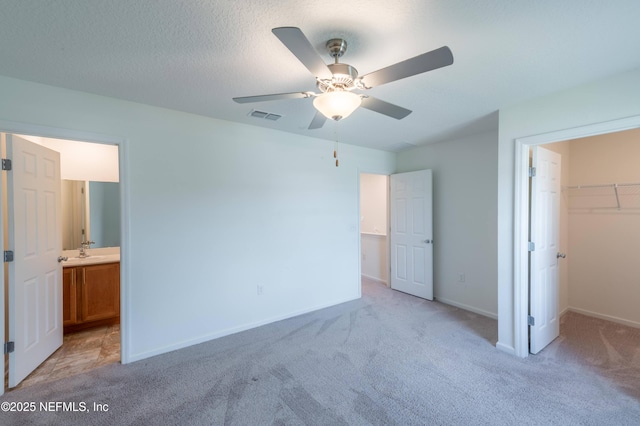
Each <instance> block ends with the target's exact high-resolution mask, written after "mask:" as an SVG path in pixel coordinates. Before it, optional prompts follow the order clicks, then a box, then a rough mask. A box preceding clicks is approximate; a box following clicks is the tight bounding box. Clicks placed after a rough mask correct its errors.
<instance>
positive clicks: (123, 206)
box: [0, 120, 131, 395]
mask: <svg viewBox="0 0 640 426" xmlns="http://www.w3.org/2000/svg"><path fill="white" fill-rule="evenodd" d="M0 132H1V133H15V134H22V135H30V136H40V137H46V138H56V139H66V140H75V141H79V142H91V143H99V144H107V145H117V146H118V164H119V179H120V185H119V187H120V295H121V297H120V324H121V325H120V342H121V345H120V360H121V361H120V362H121V363H122V364H127V363H129V362H130V355H129V354H130V343H129V342H130V335H131V334H130V330H129V316H130V312H131V304H130V297H129V288H130V286H129V282H130V269H129V253H130V240H129V235H131V233H130V232H129V229H130V220H129V211H130V192H129V191H130V189H129V161H128V158H129V141H128V139H126V138H122V137H118V136H112V135H104V134H100V133H93V132H85V131H79V130H72V129H64V128H59V127H49V126H41V125H38V124H31V123H20V122H14V121H6V120H0ZM11 202H12V201H11V200H7V203H11ZM2 204H3V201H2V199H0V222H2V223H4V206H3V205H2ZM4 238H5V236H4V225H2V226H0V240H1V241H4ZM3 244H4V243H3ZM3 250H4V249H3ZM0 275H2V278H1V282H2V289H3V290H2V291H0V331H1V332H2V336H3V338H2V341H3V342H4V333H5V327H6V324H5V303H6V302H5V294H4V288H5V286H6V285H7V283H6V282H5V276H4V272H3V273H2V274H0ZM0 364H2V365H1V366H0V377H2V378H3V379H2V380H3V385H2V386H1V387H0V395H2V394H3V393H4V375H5V364H4V359H3V362H2V363H0Z"/></svg>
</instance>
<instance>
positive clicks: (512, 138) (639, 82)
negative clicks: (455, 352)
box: [497, 69, 640, 356]
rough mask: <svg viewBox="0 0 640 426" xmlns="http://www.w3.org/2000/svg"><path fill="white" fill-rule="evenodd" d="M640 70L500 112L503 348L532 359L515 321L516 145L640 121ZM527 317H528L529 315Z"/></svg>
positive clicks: (500, 344) (500, 323) (500, 327)
mask: <svg viewBox="0 0 640 426" xmlns="http://www.w3.org/2000/svg"><path fill="white" fill-rule="evenodd" d="M639 99H640V70H638V69H636V70H633V71H630V72H627V73H623V74H620V75H616V76H612V77H609V78H605V79H602V80H599V81H597V82H594V83H591V84H587V85H583V86H579V87H576V88H573V89H570V90H566V91H562V92H558V93H554V94H551V95H548V96H544V97H541V98H538V99H535V100H531V101H528V102H525V103H523V104H520V105H516V106H511V107H506V108H503V109H501V110H500V120H499V123H500V124H499V148H498V233H497V237H498V252H497V259H498V307H499V309H498V312H499V318H498V347H499V348H500V349H502V350H504V351H506V352H510V353H514V354H516V355H520V356H526V348H525V346H524V345H523V344H522V342H523V341H524V337H525V336H524V330H519V331H518V335H519V336H520V337H519V340H518V342H517V343H518V344H517V345H516V330H515V324H516V323H518V324H521V323H522V318H518V319H516V318H515V317H514V283H515V282H516V280H515V279H514V251H513V241H514V181H515V175H514V173H515V161H514V157H515V143H516V139H518V138H522V137H527V136H533V135H541V134H545V133H549V132H558V131H561V130H565V129H571V128H576V127H580V126H586V125H590V124H594V123H602V122H606V121H611V120H616V119H621V118H627V117H633V116H638V115H640V102H639V101H638V100H639ZM525 315H526V314H525Z"/></svg>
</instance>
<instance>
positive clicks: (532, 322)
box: [527, 315, 536, 326]
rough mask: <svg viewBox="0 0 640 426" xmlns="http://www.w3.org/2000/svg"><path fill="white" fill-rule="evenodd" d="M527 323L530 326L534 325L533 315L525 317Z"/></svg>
mask: <svg viewBox="0 0 640 426" xmlns="http://www.w3.org/2000/svg"><path fill="white" fill-rule="evenodd" d="M527 325H531V326H534V325H536V319H535V318H534V317H532V316H531V315H529V316H528V317H527Z"/></svg>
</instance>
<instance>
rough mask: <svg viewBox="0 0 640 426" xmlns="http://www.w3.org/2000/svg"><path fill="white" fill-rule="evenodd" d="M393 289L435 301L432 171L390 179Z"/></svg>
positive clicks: (406, 174)
mask: <svg viewBox="0 0 640 426" xmlns="http://www.w3.org/2000/svg"><path fill="white" fill-rule="evenodd" d="M389 198H390V200H391V203H390V204H391V212H390V219H391V220H390V222H391V232H390V236H391V238H390V239H391V244H390V245H391V274H390V276H391V288H392V289H394V290H399V291H402V292H404V293H409V294H412V295H414V296H418V297H422V298H424V299H428V300H433V220H432V217H433V207H432V175H431V170H420V171H417V172H410V173H399V174H395V175H391V194H390V197H389Z"/></svg>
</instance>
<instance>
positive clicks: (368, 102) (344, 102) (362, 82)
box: [233, 27, 453, 129]
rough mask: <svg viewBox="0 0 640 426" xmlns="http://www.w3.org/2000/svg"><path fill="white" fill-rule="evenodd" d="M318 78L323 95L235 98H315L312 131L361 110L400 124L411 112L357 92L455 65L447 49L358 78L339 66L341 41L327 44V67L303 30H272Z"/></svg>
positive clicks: (242, 99)
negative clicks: (329, 57) (375, 113)
mask: <svg viewBox="0 0 640 426" xmlns="http://www.w3.org/2000/svg"><path fill="white" fill-rule="evenodd" d="M271 31H272V32H273V34H275V36H276V37H278V39H280V41H281V42H282V43H283V44H284V45H285V46H286V47H287V48H288V49H289V50H290V51H291V53H293V54H294V55H295V56H296V58H298V60H299V61H300V62H302V64H303V65H304V66H305V67H306V68H307V69H308V70H309V71H311V74H313V75H314V76H315V78H316V86H317V87H318V89H319V90H320V93H314V92H291V93H275V94H271V95H259V96H244V97H238V98H233V100H234V101H235V102H237V103H241V104H243V103H251V102H264V101H276V100H281V99H304V98H311V97H313V98H314V100H313V106H314V107H315V108H316V109H317V112H316V115H315V117H314V118H313V120H312V121H311V124H310V125H309V129H319V128H321V127H322V126H323V125H324V123H325V121H326V120H327V118H330V119H332V120H335V121H339V120H341V119H343V118H346V117H347V116H349V115H350V114H351V113H352V112H353V111H355V110H356V109H357V108H358V107H359V106H362V107H363V108H366V109H368V110H371V111H375V112H378V113H380V114H384V115H387V116H389V117H393V118H395V119H397V120H400V119H402V118H404V117H406V116H407V115H409V114H411V110H408V109H406V108H402V107H400V106H397V105H394V104H391V103H389V102H385V101H383V100H380V99H377V98H374V97H372V96H368V95H365V94H357V93H354V91H361V90H367V89H371V88H372V87H376V86H380V85H382V84H385V83H390V82H392V81H396V80H400V79H403V78H406V77H411V76H413V75H417V74H421V73H423V72H427V71H431V70H435V69H438V68H442V67H446V66H447V65H451V64H452V63H453V54H452V53H451V50H450V49H449V48H448V47H447V46H443V47H440V48H439V49H435V50H432V51H430V52H426V53H423V54H421V55H418V56H415V57H413V58H411V59H407V60H405V61H402V62H398V63H396V64H394V65H391V66H388V67H386V68H382V69H379V70H377V71H374V72H371V73H369V74H366V75H363V76H362V77H360V76H358V71H357V70H356V69H355V68H354V67H352V66H351V65H349V64H345V63H339V62H338V58H340V57H341V56H342V55H344V53H345V52H346V50H347V42H346V41H345V40H343V39H341V38H334V39H331V40H329V41H327V44H326V48H327V50H328V51H329V55H330V56H331V57H332V58H334V60H335V62H334V63H333V64H328V65H327V64H325V63H324V61H323V60H322V58H321V57H320V55H318V53H317V52H316V50H315V49H314V48H313V46H312V45H311V43H310V42H309V40H308V39H307V37H305V35H304V34H303V33H302V31H301V30H300V28H296V27H279V28H274V29H273V30H271Z"/></svg>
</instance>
